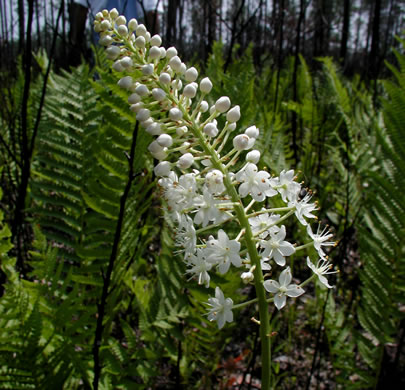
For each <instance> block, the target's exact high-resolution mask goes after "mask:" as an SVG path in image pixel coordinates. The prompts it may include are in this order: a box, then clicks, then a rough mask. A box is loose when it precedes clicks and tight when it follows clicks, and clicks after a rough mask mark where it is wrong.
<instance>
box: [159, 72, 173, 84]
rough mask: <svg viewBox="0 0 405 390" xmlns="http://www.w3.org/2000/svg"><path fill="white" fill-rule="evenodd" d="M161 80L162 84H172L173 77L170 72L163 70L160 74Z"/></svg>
mask: <svg viewBox="0 0 405 390" xmlns="http://www.w3.org/2000/svg"><path fill="white" fill-rule="evenodd" d="M159 81H160V82H161V83H162V84H166V85H167V84H170V82H171V81H172V78H171V77H170V75H169V73H166V72H163V73H161V74H160V76H159Z"/></svg>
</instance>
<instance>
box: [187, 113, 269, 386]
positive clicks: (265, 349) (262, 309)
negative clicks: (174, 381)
mask: <svg viewBox="0 0 405 390" xmlns="http://www.w3.org/2000/svg"><path fill="white" fill-rule="evenodd" d="M180 107H181V106H180ZM183 115H184V119H185V120H186V121H188V122H189V123H190V124H191V130H192V132H193V134H194V135H195V136H196V137H197V138H198V139H199V141H200V144H201V147H202V148H203V149H204V152H205V153H206V154H208V155H210V156H211V162H212V166H213V167H214V168H215V169H218V170H219V171H221V172H222V174H223V175H224V185H225V187H226V190H227V192H228V195H229V196H230V197H231V201H232V202H233V203H234V211H235V214H236V217H237V219H238V221H239V223H240V226H241V228H242V229H244V230H245V234H244V240H245V244H246V247H247V250H248V253H249V257H250V261H251V264H252V265H255V266H256V268H255V270H254V271H253V274H254V283H255V289H256V296H257V300H258V303H259V316H260V339H261V347H262V389H263V390H269V389H270V384H271V343H270V341H271V340H270V336H269V335H270V333H271V329H270V318H269V311H268V304H267V301H266V292H265V289H264V287H263V281H264V279H263V272H262V267H261V264H260V257H259V255H258V253H257V250H256V243H255V239H254V236H253V233H252V230H251V228H250V224H249V220H248V217H247V215H246V213H245V209H244V206H243V204H242V202H241V200H240V197H239V195H238V193H237V191H236V188H235V186H234V185H233V184H232V182H231V178H230V177H229V174H228V170H227V169H226V167H225V166H224V165H223V164H222V163H221V161H220V160H219V158H218V156H217V154H216V153H215V150H214V149H213V148H212V147H211V146H210V145H209V144H207V143H206V142H205V138H204V136H203V134H202V132H201V130H200V127H199V126H198V125H197V124H196V123H195V122H194V121H193V120H192V118H190V116H189V115H188V113H187V112H183Z"/></svg>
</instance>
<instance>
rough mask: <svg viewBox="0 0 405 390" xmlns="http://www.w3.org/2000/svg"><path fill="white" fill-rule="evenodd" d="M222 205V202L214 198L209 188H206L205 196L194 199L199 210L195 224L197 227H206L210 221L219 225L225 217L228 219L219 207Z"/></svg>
mask: <svg viewBox="0 0 405 390" xmlns="http://www.w3.org/2000/svg"><path fill="white" fill-rule="evenodd" d="M221 203H222V201H221V200H219V199H216V198H214V197H213V196H212V195H211V193H210V191H209V190H208V188H206V187H204V190H203V195H202V196H198V197H197V198H196V199H194V204H195V205H196V207H197V208H198V211H197V213H196V215H195V217H194V223H195V224H197V225H200V224H202V226H203V227H205V226H207V225H208V223H209V222H210V221H212V222H214V223H218V222H220V220H221V219H222V218H223V217H225V218H226V215H225V214H224V213H222V212H221V211H220V210H219V208H218V207H217V206H218V205H220V204H221Z"/></svg>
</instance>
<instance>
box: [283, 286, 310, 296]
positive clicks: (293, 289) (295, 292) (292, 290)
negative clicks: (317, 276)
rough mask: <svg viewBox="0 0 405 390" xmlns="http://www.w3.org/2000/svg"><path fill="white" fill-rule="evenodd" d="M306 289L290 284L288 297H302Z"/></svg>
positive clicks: (287, 292)
mask: <svg viewBox="0 0 405 390" xmlns="http://www.w3.org/2000/svg"><path fill="white" fill-rule="evenodd" d="M304 292H305V291H304V289H303V288H302V287H300V286H297V285H296V284H290V285H289V286H288V287H287V291H286V293H285V294H286V295H288V296H289V297H293V298H295V297H299V296H300V295H302V294H304Z"/></svg>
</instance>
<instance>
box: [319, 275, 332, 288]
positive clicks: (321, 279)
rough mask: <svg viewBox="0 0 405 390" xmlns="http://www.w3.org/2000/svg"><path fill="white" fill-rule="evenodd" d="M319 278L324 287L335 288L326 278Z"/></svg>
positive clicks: (320, 276) (321, 276)
mask: <svg viewBox="0 0 405 390" xmlns="http://www.w3.org/2000/svg"><path fill="white" fill-rule="evenodd" d="M318 277H319V281H320V282H321V283H322V284H323V285H324V286H326V287H327V288H332V287H333V286H331V285H329V283H328V279H326V278H325V276H323V275H318Z"/></svg>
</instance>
